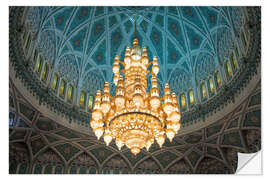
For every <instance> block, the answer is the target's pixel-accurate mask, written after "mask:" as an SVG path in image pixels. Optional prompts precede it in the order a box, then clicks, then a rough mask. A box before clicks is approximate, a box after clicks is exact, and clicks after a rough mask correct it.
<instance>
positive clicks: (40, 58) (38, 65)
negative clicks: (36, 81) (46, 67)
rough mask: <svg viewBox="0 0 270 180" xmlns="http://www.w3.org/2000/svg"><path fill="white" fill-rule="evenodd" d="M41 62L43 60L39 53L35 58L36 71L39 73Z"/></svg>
mask: <svg viewBox="0 0 270 180" xmlns="http://www.w3.org/2000/svg"><path fill="white" fill-rule="evenodd" d="M42 62H43V58H42V56H41V55H39V56H38V60H37V63H36V71H37V72H38V73H39V72H40V69H41V66H42Z"/></svg>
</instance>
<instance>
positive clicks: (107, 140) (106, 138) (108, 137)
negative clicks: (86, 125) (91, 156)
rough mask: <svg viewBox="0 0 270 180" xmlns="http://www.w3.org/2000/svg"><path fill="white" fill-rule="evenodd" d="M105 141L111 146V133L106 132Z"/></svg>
mask: <svg viewBox="0 0 270 180" xmlns="http://www.w3.org/2000/svg"><path fill="white" fill-rule="evenodd" d="M103 138H104V141H105V143H106V145H107V146H109V144H110V142H111V141H112V136H111V134H110V133H105V134H104V137H103Z"/></svg>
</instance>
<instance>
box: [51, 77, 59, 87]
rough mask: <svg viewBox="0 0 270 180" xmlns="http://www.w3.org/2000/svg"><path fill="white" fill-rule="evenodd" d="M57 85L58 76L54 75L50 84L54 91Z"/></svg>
mask: <svg viewBox="0 0 270 180" xmlns="http://www.w3.org/2000/svg"><path fill="white" fill-rule="evenodd" d="M57 83H58V75H57V74H55V75H54V77H53V83H52V88H53V89H56V88H57Z"/></svg>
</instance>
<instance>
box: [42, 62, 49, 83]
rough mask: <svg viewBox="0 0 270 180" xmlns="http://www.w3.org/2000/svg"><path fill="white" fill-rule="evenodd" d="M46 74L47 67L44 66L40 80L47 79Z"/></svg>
mask: <svg viewBox="0 0 270 180" xmlns="http://www.w3.org/2000/svg"><path fill="white" fill-rule="evenodd" d="M47 74H48V65H47V64H45V65H44V67H43V71H42V80H46V79H47Z"/></svg>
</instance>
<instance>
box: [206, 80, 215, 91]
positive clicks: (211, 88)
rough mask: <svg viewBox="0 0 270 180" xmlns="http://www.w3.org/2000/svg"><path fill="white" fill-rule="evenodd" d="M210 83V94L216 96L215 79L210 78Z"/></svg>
mask: <svg viewBox="0 0 270 180" xmlns="http://www.w3.org/2000/svg"><path fill="white" fill-rule="evenodd" d="M208 83H209V92H210V94H214V93H215V87H214V83H213V79H212V78H210V79H209V81H208Z"/></svg>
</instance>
